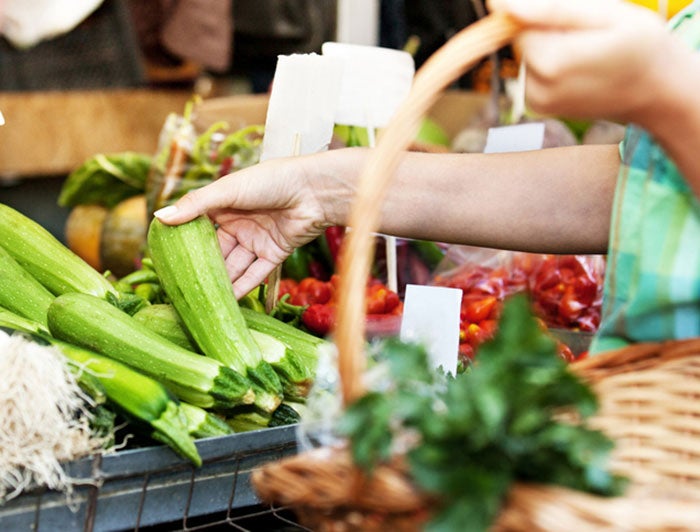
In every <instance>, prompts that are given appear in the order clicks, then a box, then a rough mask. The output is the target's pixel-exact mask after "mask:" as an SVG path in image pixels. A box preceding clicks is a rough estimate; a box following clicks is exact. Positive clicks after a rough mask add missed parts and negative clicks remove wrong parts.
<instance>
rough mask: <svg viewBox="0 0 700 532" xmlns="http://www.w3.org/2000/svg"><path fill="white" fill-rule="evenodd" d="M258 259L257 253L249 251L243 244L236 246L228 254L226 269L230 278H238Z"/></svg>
mask: <svg viewBox="0 0 700 532" xmlns="http://www.w3.org/2000/svg"><path fill="white" fill-rule="evenodd" d="M256 259H257V257H256V255H255V253H253V252H251V251H248V250H247V249H245V248H244V247H243V246H236V247H235V248H233V249H232V250H231V252H230V253H229V254H228V256H226V260H225V262H226V271H227V272H228V276H229V279H238V278H239V277H241V276H242V275H243V274H244V273H245V271H246V270H248V268H250V266H251V265H252V264H253V262H255V260H256Z"/></svg>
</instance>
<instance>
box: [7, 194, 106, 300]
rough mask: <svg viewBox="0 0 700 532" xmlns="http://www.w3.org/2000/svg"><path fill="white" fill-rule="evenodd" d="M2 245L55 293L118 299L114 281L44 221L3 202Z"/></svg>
mask: <svg viewBox="0 0 700 532" xmlns="http://www.w3.org/2000/svg"><path fill="white" fill-rule="evenodd" d="M0 247H3V248H4V249H5V251H7V253H9V254H10V255H12V257H13V258H14V259H15V260H16V261H17V262H18V263H19V264H20V265H21V266H22V267H23V268H24V269H25V270H27V272H29V274H30V275H32V276H33V277H34V278H35V279H36V280H37V281H39V282H40V283H41V284H42V285H44V286H45V287H46V288H47V289H48V290H49V291H50V292H51V293H53V294H54V295H59V294H64V293H67V292H81V293H84V294H91V295H94V296H98V297H103V298H106V297H108V295H111V296H112V297H114V298H118V293H117V291H116V290H115V288H114V287H113V286H112V283H110V281H109V280H108V279H107V278H106V277H105V276H104V275H102V274H101V273H100V272H98V271H97V270H95V269H94V268H93V267H92V266H90V265H89V264H88V263H87V262H85V261H84V260H83V259H81V258H80V257H79V256H78V255H76V254H75V253H73V251H71V250H70V249H69V248H68V247H66V246H65V245H63V244H62V243H61V242H60V241H59V240H58V239H57V238H56V237H54V236H53V235H52V234H51V233H50V232H49V231H47V230H46V229H44V228H43V227H42V226H41V225H40V224H38V223H37V222H35V221H34V220H32V219H31V218H28V217H27V216H25V215H24V214H22V213H20V212H19V211H17V210H15V209H13V208H12V207H9V206H8V205H5V204H2V203H0Z"/></svg>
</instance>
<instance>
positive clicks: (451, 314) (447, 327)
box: [400, 284, 462, 375]
mask: <svg viewBox="0 0 700 532" xmlns="http://www.w3.org/2000/svg"><path fill="white" fill-rule="evenodd" d="M461 303H462V290H460V289H459V288H447V287H444V286H423V285H415V284H409V285H407V286H406V295H405V297H404V308H403V318H402V320H401V332H400V338H401V340H403V341H405V342H415V343H421V344H423V345H425V346H426V348H427V349H428V353H429V354H430V358H431V360H432V362H433V364H434V365H435V367H440V366H442V368H443V369H444V370H445V371H446V372H449V373H452V374H453V375H455V374H456V373H457V356H458V352H459V313H460V308H461Z"/></svg>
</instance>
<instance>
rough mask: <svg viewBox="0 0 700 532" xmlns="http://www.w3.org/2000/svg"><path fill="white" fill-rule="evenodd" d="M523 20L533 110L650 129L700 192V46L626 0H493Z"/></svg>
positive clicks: (521, 43) (521, 45)
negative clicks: (691, 44)
mask: <svg viewBox="0 0 700 532" xmlns="http://www.w3.org/2000/svg"><path fill="white" fill-rule="evenodd" d="M490 9H491V10H498V11H502V12H503V11H504V12H508V13H510V14H511V15H512V16H514V17H516V18H518V19H519V20H521V21H523V22H524V23H525V28H526V29H525V30H524V31H523V32H522V33H521V34H520V36H519V37H518V39H517V40H516V43H515V46H516V49H517V50H518V51H519V53H520V54H521V56H522V60H523V62H524V63H525V64H526V65H527V83H526V100H527V102H528V105H529V107H530V108H531V109H533V110H534V111H537V112H541V113H544V114H552V115H559V116H569V117H587V118H608V119H612V120H618V121H621V122H623V123H628V122H629V123H635V124H638V125H640V126H641V127H643V128H644V129H646V130H647V131H648V132H649V133H651V135H653V136H654V137H655V139H656V140H657V141H658V142H659V144H660V145H661V146H662V147H663V148H664V150H665V151H666V153H667V154H668V155H669V157H670V158H671V159H672V160H673V161H674V162H675V163H676V165H677V166H678V168H679V170H680V171H681V173H682V174H683V175H684V176H685V178H686V179H687V181H688V183H689V184H690V185H691V187H692V188H693V189H694V190H695V193H696V195H698V196H699V197H700V158H698V157H697V153H698V147H699V146H698V144H699V143H700V140H699V139H700V90H698V89H699V88H700V53H698V52H696V51H694V50H692V49H691V48H690V47H689V46H688V45H687V44H685V43H684V42H683V41H682V40H681V39H680V38H679V37H678V36H677V35H674V34H672V33H671V32H670V31H669V30H668V28H667V27H666V24H665V21H664V20H663V19H662V18H661V17H659V16H658V15H657V14H655V13H654V12H653V11H651V10H649V9H646V8H642V7H639V6H636V5H632V4H630V3H629V2H624V1H620V0H565V1H562V0H490Z"/></svg>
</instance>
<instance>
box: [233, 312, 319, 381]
mask: <svg viewBox="0 0 700 532" xmlns="http://www.w3.org/2000/svg"><path fill="white" fill-rule="evenodd" d="M241 314H243V319H245V322H246V325H248V328H250V329H252V330H254V331H260V332H264V333H266V334H269V335H270V336H274V337H275V338H277V339H278V340H279V341H280V342H282V343H283V344H284V345H286V346H287V347H288V348H289V349H291V350H292V351H294V352H295V353H296V354H297V355H298V356H299V357H301V358H302V359H303V361H304V363H305V365H306V368H305V371H306V372H307V373H308V374H309V375H311V376H313V374H314V373H315V371H316V364H317V363H318V350H319V348H320V347H321V346H323V345H329V342H328V340H325V339H323V338H319V337H317V336H314V335H313V334H309V333H307V332H305V331H302V330H301V329H298V328H296V327H294V326H293V325H290V324H288V323H285V322H283V321H282V320H279V319H277V318H275V317H273V316H270V315H269V314H265V313H264V312H258V311H256V310H251V309H249V308H243V307H242V308H241Z"/></svg>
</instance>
